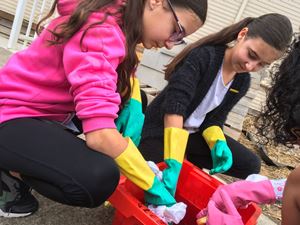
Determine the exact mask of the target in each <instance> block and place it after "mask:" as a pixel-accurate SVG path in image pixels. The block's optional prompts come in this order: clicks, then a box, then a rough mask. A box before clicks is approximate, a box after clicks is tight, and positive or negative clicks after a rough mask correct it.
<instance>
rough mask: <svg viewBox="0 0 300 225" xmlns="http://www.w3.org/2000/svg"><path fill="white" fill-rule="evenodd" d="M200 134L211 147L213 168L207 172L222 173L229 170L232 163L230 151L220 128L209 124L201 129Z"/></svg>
mask: <svg viewBox="0 0 300 225" xmlns="http://www.w3.org/2000/svg"><path fill="white" fill-rule="evenodd" d="M202 136H203V137H204V139H205V141H206V143H207V144H208V146H209V148H210V149H211V157H212V161H213V168H212V169H211V170H210V172H209V173H210V174H215V173H224V172H226V171H227V170H229V169H230V168H231V166H232V163H233V161H232V153H231V150H230V149H229V147H228V145H227V142H226V138H225V136H224V134H223V131H222V129H221V128H220V127H219V126H210V127H208V128H206V129H205V130H204V131H203V133H202Z"/></svg>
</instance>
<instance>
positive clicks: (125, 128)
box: [116, 77, 145, 146]
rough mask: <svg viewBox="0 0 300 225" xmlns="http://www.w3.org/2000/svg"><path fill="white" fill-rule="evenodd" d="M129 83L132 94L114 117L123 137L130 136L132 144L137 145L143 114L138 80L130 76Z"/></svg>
mask: <svg viewBox="0 0 300 225" xmlns="http://www.w3.org/2000/svg"><path fill="white" fill-rule="evenodd" d="M130 83H131V87H132V95H131V98H130V99H129V101H128V102H127V103H126V105H125V106H124V108H123V109H122V111H121V113H120V114H119V116H118V118H117V119H116V126H117V129H118V130H119V132H120V133H122V135H123V136H124V137H130V138H131V139H132V141H133V142H134V144H135V145H136V146H138V145H139V143H140V139H141V133H142V128H143V124H144V118H145V116H144V114H143V112H142V102H141V93H140V84H139V81H138V79H137V78H133V77H132V78H131V80H130Z"/></svg>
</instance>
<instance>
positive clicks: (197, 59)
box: [139, 13, 292, 194]
mask: <svg viewBox="0 0 300 225" xmlns="http://www.w3.org/2000/svg"><path fill="white" fill-rule="evenodd" d="M291 37H292V26H291V23H290V21H289V19H288V18H287V17H285V16H283V15H280V14H275V13H272V14H266V15H263V16H260V17H258V18H245V19H244V20H242V21H240V22H238V23H236V24H233V25H231V26H229V27H226V28H224V29H223V30H221V31H220V32H218V33H215V34H212V35H209V36H207V37H204V38H202V39H200V40H198V41H196V42H195V43H193V44H191V45H189V46H188V47H187V48H185V49H184V50H183V51H182V52H181V53H179V55H177V56H176V57H175V58H174V59H173V61H172V62H171V63H170V64H169V65H168V66H167V68H166V71H165V72H166V78H167V80H168V81H169V83H168V85H167V86H166V87H165V89H164V90H163V91H162V92H161V93H160V94H159V95H158V96H157V97H156V98H155V99H154V100H153V102H152V103H151V104H150V105H149V106H148V108H147V110H146V113H145V123H144V127H143V132H142V139H141V143H140V145H139V149H140V150H141V152H142V154H143V156H144V157H145V159H147V160H151V161H154V162H160V161H162V160H164V161H165V162H166V164H167V165H168V167H167V168H168V169H167V170H164V172H163V173H164V175H166V178H165V179H166V180H165V181H164V182H165V185H166V187H167V188H168V189H169V190H171V193H172V194H175V190H176V184H177V179H178V176H179V173H180V169H181V164H182V161H183V159H184V157H185V156H186V158H187V159H188V160H189V161H191V162H192V163H194V164H195V165H197V166H198V167H200V168H208V169H210V173H211V174H214V173H226V174H228V175H230V176H234V177H238V178H246V177H247V176H248V175H249V174H253V173H259V171H260V160H259V158H258V157H257V156H256V155H255V154H254V153H252V152H251V151H250V150H248V149H247V148H246V147H244V146H243V145H241V144H240V143H238V142H237V141H235V140H233V139H232V138H230V137H228V136H226V135H224V134H223V131H222V127H223V125H224V122H225V119H226V117H227V115H228V113H229V112H230V110H231V109H232V108H233V106H234V105H235V104H236V103H237V102H238V101H239V100H240V99H241V98H242V97H243V96H244V95H245V94H246V92H247V90H248V89H249V85H250V74H249V72H256V71H259V70H261V69H262V68H263V67H265V66H267V65H269V64H271V63H272V62H273V61H274V60H276V59H278V58H280V57H281V56H282V55H283V53H284V51H285V50H286V48H287V46H288V45H289V43H290V41H291ZM232 42H233V43H232ZM163 177H164V176H163Z"/></svg>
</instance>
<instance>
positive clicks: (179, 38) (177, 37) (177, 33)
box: [167, 0, 185, 45]
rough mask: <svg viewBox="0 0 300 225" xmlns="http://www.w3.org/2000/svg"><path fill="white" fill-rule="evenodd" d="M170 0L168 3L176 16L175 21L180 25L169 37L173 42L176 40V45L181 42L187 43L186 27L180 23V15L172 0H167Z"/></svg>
mask: <svg viewBox="0 0 300 225" xmlns="http://www.w3.org/2000/svg"><path fill="white" fill-rule="evenodd" d="M167 1H168V4H169V6H170V9H171V11H172V13H173V16H174V18H175V21H176V23H177V26H178V31H175V32H174V33H173V34H172V35H171V36H170V37H169V41H171V42H174V44H175V45H180V44H183V43H185V42H184V40H183V38H184V36H185V31H184V28H183V27H182V25H181V24H180V22H179V20H178V17H177V15H176V13H175V10H174V8H173V6H172V4H171V2H170V0H167Z"/></svg>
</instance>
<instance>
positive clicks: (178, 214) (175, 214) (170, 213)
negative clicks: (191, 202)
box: [148, 202, 187, 224]
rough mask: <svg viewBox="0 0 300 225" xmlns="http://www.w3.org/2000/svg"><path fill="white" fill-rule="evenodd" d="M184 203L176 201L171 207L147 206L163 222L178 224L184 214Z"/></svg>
mask: <svg viewBox="0 0 300 225" xmlns="http://www.w3.org/2000/svg"><path fill="white" fill-rule="evenodd" d="M186 207H187V206H186V204H184V203H183V202H179V203H176V204H174V205H172V206H171V207H166V206H164V205H162V206H154V205H149V206H148V208H149V209H150V210H151V211H152V212H153V213H154V214H155V215H157V216H158V217H159V218H160V219H161V220H162V221H164V222H165V223H167V224H169V223H175V224H178V223H180V221H181V220H182V219H183V217H184V216H185V214H186Z"/></svg>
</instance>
